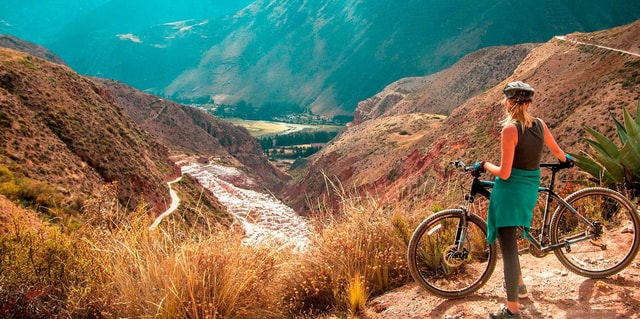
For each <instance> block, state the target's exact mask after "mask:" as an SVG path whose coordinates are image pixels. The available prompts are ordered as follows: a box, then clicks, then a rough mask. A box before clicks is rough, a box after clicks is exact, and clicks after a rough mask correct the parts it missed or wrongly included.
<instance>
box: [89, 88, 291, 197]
mask: <svg viewBox="0 0 640 319" xmlns="http://www.w3.org/2000/svg"><path fill="white" fill-rule="evenodd" d="M94 80H95V81H98V82H99V83H101V84H103V85H104V86H105V87H106V88H107V90H108V92H109V94H110V95H111V96H112V97H113V98H114V100H115V101H116V102H117V103H118V104H119V105H121V106H123V107H124V109H125V112H127V114H128V115H129V116H131V118H132V119H133V120H134V121H135V122H136V123H138V125H140V127H142V128H143V129H145V130H146V131H148V132H150V133H152V134H153V135H155V136H156V137H158V138H159V140H160V141H161V142H162V144H164V145H167V147H168V148H169V149H170V150H171V151H172V153H174V154H187V155H195V156H201V157H205V158H207V157H214V158H219V159H222V160H223V161H225V162H226V163H227V164H228V165H231V166H234V167H239V168H241V169H242V170H243V171H244V172H245V173H246V174H248V175H250V176H252V177H254V178H256V180H258V181H261V184H262V187H263V188H265V189H268V190H269V191H276V192H277V191H279V190H280V188H282V186H283V184H284V182H285V181H286V180H287V179H288V176H287V175H285V174H283V173H282V172H281V171H279V170H278V169H277V168H275V166H273V165H272V164H271V163H270V162H269V161H268V160H267V158H266V157H265V156H264V155H263V154H262V149H261V148H260V144H259V142H258V140H257V139H255V138H254V137H252V136H251V135H250V134H249V132H248V131H247V130H246V129H245V128H243V127H240V126H236V125H233V124H231V123H229V122H227V121H224V120H221V119H219V118H217V117H215V116H212V115H210V114H208V113H206V112H204V111H201V110H198V109H196V108H193V107H190V106H186V105H182V104H178V103H175V102H172V101H169V100H165V99H160V98H158V97H156V96H153V95H149V94H146V93H143V92H141V91H138V90H136V89H134V88H132V87H129V86H127V85H125V84H122V83H120V82H116V81H113V80H106V79H94Z"/></svg>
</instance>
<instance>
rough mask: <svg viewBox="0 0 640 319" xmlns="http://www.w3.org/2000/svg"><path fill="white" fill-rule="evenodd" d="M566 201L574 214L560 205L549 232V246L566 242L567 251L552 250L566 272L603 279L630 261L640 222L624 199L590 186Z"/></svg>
mask: <svg viewBox="0 0 640 319" xmlns="http://www.w3.org/2000/svg"><path fill="white" fill-rule="evenodd" d="M566 202H567V203H568V204H569V205H570V206H571V207H573V208H574V209H575V210H576V211H577V214H574V213H572V212H571V211H569V209H568V208H567V207H566V206H562V205H561V206H560V207H559V208H558V209H557V210H556V212H555V213H554V214H553V218H552V219H551V226H550V227H551V229H550V232H551V241H552V243H553V244H557V243H563V242H566V243H567V248H562V249H557V250H555V251H554V253H555V255H556V257H557V258H558V260H560V262H561V263H562V264H563V265H564V266H565V267H567V269H569V270H570V271H572V272H574V273H576V274H578V275H581V276H585V277H589V278H603V277H607V276H610V275H613V274H615V273H618V272H619V271H621V270H623V269H624V268H625V267H627V266H628V265H629V264H630V263H631V262H632V261H633V259H634V258H635V256H636V254H637V253H638V245H639V244H640V233H638V230H639V229H638V227H640V221H639V219H638V213H637V211H636V209H635V207H634V206H633V204H632V203H631V202H630V201H629V200H628V199H626V198H625V197H624V196H623V195H622V194H620V193H618V192H616V191H613V190H610V189H607V188H601V187H591V188H585V189H582V190H579V191H577V192H575V193H573V194H571V195H570V196H569V197H567V199H566ZM579 216H582V217H583V218H585V219H587V220H589V221H590V222H591V223H592V224H593V225H595V227H593V226H590V225H589V224H587V223H586V222H584V221H583V220H582V219H581V218H579ZM594 234H599V235H598V236H595V237H593V236H594Z"/></svg>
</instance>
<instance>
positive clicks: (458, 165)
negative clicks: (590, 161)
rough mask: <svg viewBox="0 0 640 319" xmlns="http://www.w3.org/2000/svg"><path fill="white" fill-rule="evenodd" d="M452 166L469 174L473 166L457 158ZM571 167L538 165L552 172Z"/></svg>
mask: <svg viewBox="0 0 640 319" xmlns="http://www.w3.org/2000/svg"><path fill="white" fill-rule="evenodd" d="M451 163H452V164H453V165H455V167H456V168H459V169H460V170H461V171H464V172H471V171H473V165H467V164H465V163H464V162H463V161H462V159H460V158H458V159H457V160H455V161H453V162H451ZM571 167H573V165H568V164H567V163H566V162H565V163H563V162H558V163H540V168H548V169H550V170H552V171H556V172H557V171H559V170H562V169H566V168H571Z"/></svg>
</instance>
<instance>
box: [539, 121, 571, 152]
mask: <svg viewBox="0 0 640 319" xmlns="http://www.w3.org/2000/svg"><path fill="white" fill-rule="evenodd" d="M540 123H542V127H543V128H544V144H545V145H546V146H547V148H549V150H550V151H551V153H553V155H554V156H555V157H557V158H558V159H559V160H560V161H561V162H564V161H565V160H566V157H565V153H564V151H563V150H562V149H561V148H560V145H558V142H556V139H555V138H553V134H551V131H550V130H549V128H548V127H547V124H546V123H545V122H544V121H542V120H540Z"/></svg>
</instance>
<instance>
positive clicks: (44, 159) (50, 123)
mask: <svg viewBox="0 0 640 319" xmlns="http://www.w3.org/2000/svg"><path fill="white" fill-rule="evenodd" d="M0 106H1V107H0V118H2V121H1V123H2V127H1V130H0V150H1V153H0V165H2V166H5V167H7V168H8V169H9V170H10V171H11V172H12V173H14V174H15V175H18V176H22V177H27V178H30V179H33V180H37V181H41V182H45V183H48V184H49V185H52V186H54V187H56V188H57V189H58V191H59V192H61V193H62V194H65V195H66V198H67V201H68V202H70V203H71V202H73V201H77V200H82V199H83V198H86V197H87V196H89V195H91V194H92V193H93V192H95V191H98V189H99V187H100V186H101V185H103V184H105V183H111V182H117V183H118V191H119V192H118V198H119V199H120V201H121V203H123V204H125V205H129V206H134V207H135V205H137V204H138V203H139V201H140V197H141V196H142V197H144V199H145V200H146V201H147V202H149V203H151V204H152V205H153V208H154V210H155V211H161V210H163V209H165V204H166V202H167V201H168V189H167V187H166V185H164V180H165V178H167V177H170V176H172V175H174V174H175V173H176V171H175V167H174V165H173V163H172V162H171V161H169V159H168V153H167V149H166V148H165V147H164V146H162V145H160V144H158V143H157V142H155V140H154V139H153V138H152V137H151V136H150V135H149V134H148V133H147V132H145V131H142V130H141V129H140V128H139V127H138V126H137V125H136V124H135V123H134V122H133V121H132V120H131V119H130V118H129V117H128V116H127V115H126V114H125V113H124V110H123V109H122V108H121V107H120V106H118V105H117V104H116V103H114V101H113V100H112V99H111V98H110V97H109V95H108V94H107V92H106V90H105V89H104V88H102V87H100V86H98V85H96V84H95V83H93V82H92V81H90V80H88V79H86V78H84V77H82V76H79V75H78V74H76V73H75V72H73V71H72V70H71V69H69V68H67V67H66V66H62V65H59V64H54V63H50V62H46V61H44V60H41V59H38V58H35V57H33V56H30V55H27V54H25V53H21V52H18V51H14V50H10V49H4V48H0ZM69 205H70V204H69Z"/></svg>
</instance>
